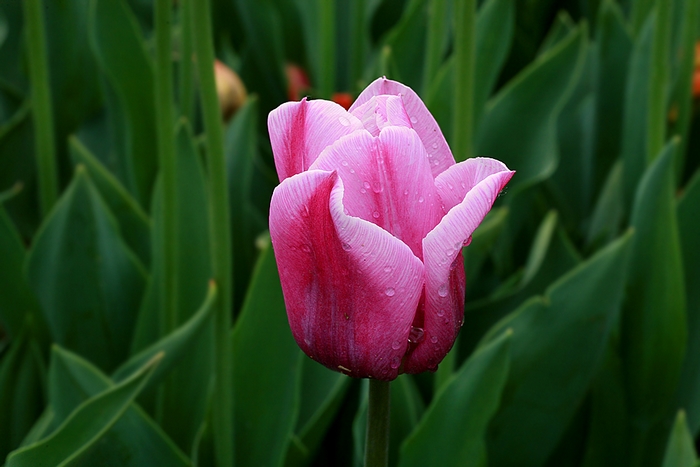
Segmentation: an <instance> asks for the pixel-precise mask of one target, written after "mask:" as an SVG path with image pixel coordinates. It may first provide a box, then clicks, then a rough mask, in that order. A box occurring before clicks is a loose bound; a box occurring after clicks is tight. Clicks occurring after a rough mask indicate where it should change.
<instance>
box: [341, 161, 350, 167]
mask: <svg viewBox="0 0 700 467" xmlns="http://www.w3.org/2000/svg"><path fill="white" fill-rule="evenodd" d="M340 165H342V166H343V167H347V166H348V161H340Z"/></svg>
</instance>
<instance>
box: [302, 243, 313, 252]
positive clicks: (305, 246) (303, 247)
mask: <svg viewBox="0 0 700 467" xmlns="http://www.w3.org/2000/svg"><path fill="white" fill-rule="evenodd" d="M301 249H302V250H303V251H304V253H311V247H309V245H302V246H301Z"/></svg>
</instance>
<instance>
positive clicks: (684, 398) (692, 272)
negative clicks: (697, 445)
mask: <svg viewBox="0 0 700 467" xmlns="http://www.w3.org/2000/svg"><path fill="white" fill-rule="evenodd" d="M698 206H700V171H698V172H697V173H696V174H695V176H694V177H693V179H692V181H691V182H690V183H688V185H687V187H686V189H685V193H684V194H683V197H682V198H681V199H680V200H679V201H678V207H677V216H678V230H679V234H680V241H681V247H682V252H683V268H684V277H685V293H686V298H687V302H686V307H687V316H686V319H687V326H688V349H687V350H686V353H685V360H684V361H683V373H682V376H681V382H680V385H679V388H678V403H677V404H676V406H677V407H683V408H684V409H685V411H686V413H687V414H688V426H689V427H690V432H691V433H693V434H696V433H698V431H699V430H700V397H698V394H699V393H700V288H699V287H697V278H698V277H700V244H699V243H698V238H700V217H699V216H698Z"/></svg>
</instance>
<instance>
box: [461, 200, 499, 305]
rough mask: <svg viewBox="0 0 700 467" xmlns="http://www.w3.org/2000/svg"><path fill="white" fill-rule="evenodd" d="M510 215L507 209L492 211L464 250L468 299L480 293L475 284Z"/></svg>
mask: <svg viewBox="0 0 700 467" xmlns="http://www.w3.org/2000/svg"><path fill="white" fill-rule="evenodd" d="M508 213H509V210H508V208H507V207H499V208H494V209H492V210H491V211H490V212H489V213H488V214H487V215H486V217H485V218H484V220H483V222H482V223H481V225H479V227H478V228H477V229H476V230H475V231H474V234H473V235H472V242H471V243H470V244H469V247H468V248H464V249H463V250H462V253H463V254H464V271H465V275H466V277H467V297H472V296H473V293H478V292H479V290H478V289H477V288H476V287H475V286H474V284H478V278H479V271H480V270H481V267H482V265H483V263H484V261H486V259H487V258H488V255H489V254H490V253H491V249H492V248H493V245H494V244H495V243H496V240H497V238H498V235H499V234H500V233H501V230H502V229H503V227H504V226H505V224H506V221H507V219H508Z"/></svg>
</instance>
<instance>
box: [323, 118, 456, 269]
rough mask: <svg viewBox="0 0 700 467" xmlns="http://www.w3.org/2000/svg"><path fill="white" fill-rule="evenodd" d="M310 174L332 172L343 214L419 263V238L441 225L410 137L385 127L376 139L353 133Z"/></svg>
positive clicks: (419, 147)
mask: <svg viewBox="0 0 700 467" xmlns="http://www.w3.org/2000/svg"><path fill="white" fill-rule="evenodd" d="M311 168H312V169H321V170H327V171H332V170H335V171H337V172H338V175H339V176H340V178H341V179H342V180H343V186H344V187H345V193H346V196H345V199H344V200H343V203H344V205H345V208H346V209H347V212H348V214H349V215H351V216H355V217H359V218H361V219H364V220H366V221H369V222H371V223H373V224H376V225H378V226H380V227H382V228H383V229H384V230H386V231H387V232H389V233H391V234H393V235H394V236H395V237H397V238H399V239H401V240H402V241H403V242H404V243H406V244H407V245H408V246H409V247H410V248H411V251H413V254H414V255H415V256H417V257H418V258H423V238H424V237H425V235H426V234H427V233H428V232H430V231H431V230H432V229H433V227H435V226H436V225H437V223H438V222H439V221H440V218H441V217H442V208H441V206H440V202H439V199H438V196H437V195H436V192H435V182H434V180H433V176H432V173H431V171H430V166H429V163H428V159H427V156H426V153H425V149H424V148H423V144H422V143H421V140H420V138H419V137H418V135H417V134H416V132H415V131H413V130H412V129H410V128H405V127H399V126H389V127H386V128H384V129H383V130H382V131H381V133H380V134H379V136H378V137H376V138H375V137H373V136H372V135H370V134H369V133H368V132H365V131H358V132H355V133H353V134H351V135H348V136H345V137H343V138H341V139H339V140H338V141H336V142H335V143H334V144H333V145H331V146H330V147H328V148H327V149H326V150H325V151H324V152H323V153H321V155H320V156H319V157H318V159H316V162H314V164H313V165H312V166H311Z"/></svg>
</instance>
